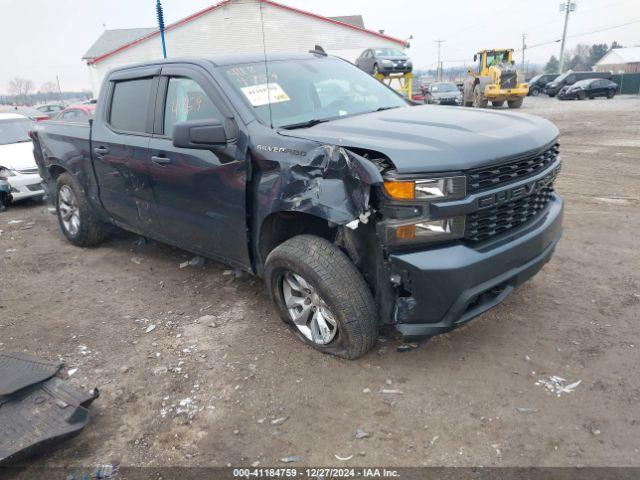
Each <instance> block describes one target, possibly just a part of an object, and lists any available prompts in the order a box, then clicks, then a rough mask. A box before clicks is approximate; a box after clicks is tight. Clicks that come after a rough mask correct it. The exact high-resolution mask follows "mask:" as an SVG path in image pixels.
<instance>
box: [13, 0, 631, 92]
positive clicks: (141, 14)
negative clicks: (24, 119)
mask: <svg viewBox="0 0 640 480" xmlns="http://www.w3.org/2000/svg"><path fill="white" fill-rule="evenodd" d="M279 1H280V3H284V4H287V5H290V6H293V7H297V8H300V9H303V10H308V11H311V12H314V13H317V14H320V15H325V16H340V15H353V14H361V15H362V16H363V17H364V22H365V26H366V27H367V28H369V29H372V30H380V29H384V30H385V33H386V34H388V35H391V36H395V37H398V38H402V39H408V38H409V36H411V35H412V36H413V40H412V41H411V48H410V49H409V50H408V54H409V55H410V56H411V57H412V58H413V61H414V65H415V66H416V68H419V69H429V68H435V66H436V63H437V44H436V43H435V40H438V39H441V40H444V42H443V43H442V60H443V63H444V66H445V67H449V66H454V65H462V64H463V63H464V62H466V63H470V62H471V61H472V57H473V54H474V52H476V51H477V50H480V49H483V48H506V47H511V48H516V49H519V48H521V45H522V34H523V33H526V35H527V39H526V43H527V44H528V45H529V46H530V48H528V49H527V50H526V60H528V61H530V62H531V63H545V62H546V61H547V60H548V59H549V56H550V55H552V54H555V55H556V56H557V55H558V53H559V50H560V43H555V42H554V41H555V40H557V39H559V38H560V37H561V36H562V27H563V15H562V14H561V13H560V12H559V4H560V0H493V1H492V2H489V3H487V2H479V1H477V0H456V1H455V2H453V1H446V0H387V1H378V0H349V1H345V0H321V1H319V0H315V1H313V0H279ZM574 1H575V3H576V4H577V8H576V11H575V12H573V13H572V14H571V16H570V21H569V29H568V33H567V35H568V37H569V38H568V40H567V47H568V48H571V47H573V46H575V45H576V44H578V43H587V44H592V43H607V44H610V43H611V42H612V41H613V40H617V41H618V42H619V43H621V44H623V45H625V46H640V0H574ZM214 3H217V0H162V4H163V7H164V14H165V23H166V24H169V23H171V22H174V21H176V20H179V19H181V18H183V17H186V16H188V15H190V14H192V13H194V12H196V11H198V10H201V9H203V8H206V7H207V6H209V5H212V4H214ZM155 22H156V18H155V0H0V45H2V47H0V94H3V93H7V89H8V83H9V81H10V80H11V79H12V78H13V77H15V76H20V77H23V78H27V79H30V80H32V81H33V82H34V83H35V85H36V88H39V87H40V86H41V85H42V84H43V83H44V82H47V81H55V78H56V75H58V77H59V79H60V84H61V87H62V90H81V89H88V88H89V86H90V81H89V73H88V69H87V67H86V66H85V65H84V63H83V62H82V60H81V57H82V55H83V54H84V52H85V51H86V50H88V48H89V47H90V46H91V44H92V43H93V42H94V41H95V40H96V39H97V38H98V37H99V36H100V34H101V33H102V31H103V30H104V28H105V26H106V28H108V29H113V28H135V27H153V26H155ZM629 22H636V23H633V24H631V25H627V26H624V27H620V28H615V29H610V30H606V31H600V32H596V33H590V34H587V35H582V34H584V33H587V32H593V31H597V30H603V29H606V28H609V27H614V26H618V25H622V24H625V23H629ZM546 42H551V43H549V44H546V45H540V46H536V45H539V44H544V43H546ZM516 55H517V59H518V62H520V58H521V53H519V52H518V53H516Z"/></svg>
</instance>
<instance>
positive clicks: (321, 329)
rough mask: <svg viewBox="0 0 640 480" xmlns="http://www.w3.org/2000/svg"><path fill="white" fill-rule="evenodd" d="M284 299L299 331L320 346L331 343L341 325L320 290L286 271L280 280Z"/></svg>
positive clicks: (300, 277) (295, 274)
mask: <svg viewBox="0 0 640 480" xmlns="http://www.w3.org/2000/svg"><path fill="white" fill-rule="evenodd" d="M281 282H282V283H281V288H282V296H283V299H284V303H285V305H286V307H287V311H288V312H289V317H290V318H291V320H292V321H293V323H294V325H295V326H296V328H297V329H298V331H299V332H300V333H301V334H302V335H304V336H305V338H307V339H308V340H310V341H312V342H313V343H315V344H318V345H326V344H328V343H330V342H331V341H332V340H333V339H334V338H335V336H336V334H337V333H338V322H337V321H336V317H335V315H334V314H333V312H332V311H331V310H330V309H329V307H328V306H327V304H326V303H325V301H324V300H323V299H322V297H321V296H320V294H319V293H318V291H317V289H316V288H315V287H313V285H311V284H310V283H309V282H308V281H306V280H305V279H304V278H303V277H302V276H300V275H298V274H297V273H294V272H291V271H287V272H285V273H284V275H282V280H281Z"/></svg>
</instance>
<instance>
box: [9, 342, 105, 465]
mask: <svg viewBox="0 0 640 480" xmlns="http://www.w3.org/2000/svg"><path fill="white" fill-rule="evenodd" d="M60 367H61V365H59V364H55V363H50V362H46V361H43V360H39V359H36V358H32V357H29V356H26V355H22V354H0V392H3V394H2V395H0V432H2V434H1V435H0V465H4V464H8V463H10V462H11V463H13V462H15V461H17V460H20V459H23V458H25V457H26V456H28V455H30V454H34V453H37V452H38V451H39V450H42V449H46V448H47V447H49V446H51V445H53V444H57V443H59V442H60V441H62V440H65V439H67V438H70V437H72V436H74V435H77V434H78V433H80V430H82V429H83V428H84V426H85V425H86V424H87V423H88V422H89V411H88V410H87V407H88V406H89V404H90V403H91V402H92V401H93V400H95V399H96V398H97V397H98V391H97V390H96V389H94V390H92V391H91V392H90V393H81V392H78V391H76V390H74V389H73V388H72V387H70V386H69V385H67V384H66V383H65V382H64V381H63V380H61V379H59V378H57V377H55V376H54V375H55V374H56V373H57V372H58V371H59V369H60ZM4 392H9V393H6V394H4Z"/></svg>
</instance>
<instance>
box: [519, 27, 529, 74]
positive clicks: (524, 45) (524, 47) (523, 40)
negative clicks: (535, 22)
mask: <svg viewBox="0 0 640 480" xmlns="http://www.w3.org/2000/svg"><path fill="white" fill-rule="evenodd" d="M526 39H527V34H526V33H523V34H522V67H520V71H521V72H522V74H523V75H524V51H525V50H526V49H527V44H526V43H525V40H526Z"/></svg>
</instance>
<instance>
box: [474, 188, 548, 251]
mask: <svg viewBox="0 0 640 480" xmlns="http://www.w3.org/2000/svg"><path fill="white" fill-rule="evenodd" d="M553 192H554V189H553V184H549V185H547V186H546V187H544V188H543V189H541V190H540V191H538V192H537V193H534V194H532V195H529V196H527V197H522V198H519V199H517V200H514V201H511V202H508V203H505V204H502V205H498V206H496V207H492V208H488V209H485V210H479V211H477V212H474V213H471V214H468V215H467V218H466V226H465V233H464V238H465V240H467V241H471V242H480V241H482V240H486V239H488V238H491V237H493V236H495V235H499V234H501V233H504V232H506V231H508V230H511V229H512V228H516V227H519V226H521V225H523V224H525V223H527V222H528V221H529V220H532V219H533V218H534V217H536V215H537V214H538V213H540V212H541V211H543V210H544V209H545V207H546V206H547V204H548V203H549V201H550V200H551V198H552V197H553Z"/></svg>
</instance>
